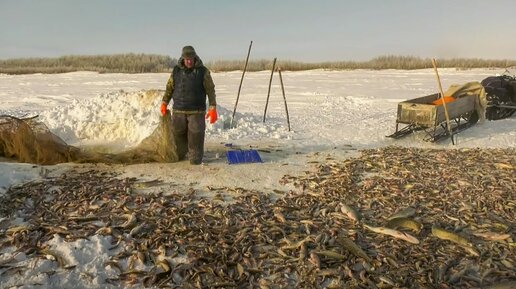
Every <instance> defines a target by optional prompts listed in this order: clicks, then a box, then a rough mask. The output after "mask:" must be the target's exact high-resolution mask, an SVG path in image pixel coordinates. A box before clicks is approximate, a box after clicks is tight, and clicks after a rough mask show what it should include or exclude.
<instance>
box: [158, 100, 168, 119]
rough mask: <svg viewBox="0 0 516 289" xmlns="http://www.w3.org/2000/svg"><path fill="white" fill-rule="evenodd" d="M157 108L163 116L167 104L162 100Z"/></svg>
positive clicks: (165, 112)
mask: <svg viewBox="0 0 516 289" xmlns="http://www.w3.org/2000/svg"><path fill="white" fill-rule="evenodd" d="M159 110H160V111H161V116H165V114H167V104H166V103H164V102H162V103H161V106H160V108H159Z"/></svg>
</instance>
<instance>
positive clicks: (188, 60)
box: [185, 57, 194, 68]
mask: <svg viewBox="0 0 516 289" xmlns="http://www.w3.org/2000/svg"><path fill="white" fill-rule="evenodd" d="M193 65H194V59H193V57H185V66H186V68H192V67H193Z"/></svg>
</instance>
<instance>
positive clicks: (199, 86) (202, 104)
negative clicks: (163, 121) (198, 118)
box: [163, 56, 217, 113]
mask: <svg viewBox="0 0 516 289" xmlns="http://www.w3.org/2000/svg"><path fill="white" fill-rule="evenodd" d="M206 95H208V102H209V105H210V108H211V107H216V105H217V103H216V100H215V84H214V83H213V79H212V78H211V74H210V71H209V70H208V68H206V67H205V66H204V65H203V63H202V61H201V59H200V58H199V57H198V56H196V57H195V63H194V67H193V68H191V69H189V68H187V67H186V66H185V65H184V62H183V58H182V57H181V58H179V60H178V64H177V65H176V66H175V67H174V69H173V71H172V74H171V75H170V78H169V79H168V82H167V88H166V91H165V95H164V96H163V101H164V102H165V103H166V104H167V105H168V103H169V102H170V100H173V105H172V109H173V112H175V113H204V112H205V111H206Z"/></svg>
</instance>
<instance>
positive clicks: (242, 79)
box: [229, 40, 253, 128]
mask: <svg viewBox="0 0 516 289" xmlns="http://www.w3.org/2000/svg"><path fill="white" fill-rule="evenodd" d="M251 46H253V41H252V40H251V43H250V44H249V50H248V51H247V58H246V59H245V65H244V71H243V72H242V78H241V79H240V85H239V86H238V93H237V99H236V102H235V107H234V108H233V114H232V115H231V123H230V125H229V128H232V127H233V120H234V119H235V113H236V109H237V105H238V99H239V98H240V90H241V89H242V83H243V82H244V75H245V71H246V70H247V63H249V55H250V54H251Z"/></svg>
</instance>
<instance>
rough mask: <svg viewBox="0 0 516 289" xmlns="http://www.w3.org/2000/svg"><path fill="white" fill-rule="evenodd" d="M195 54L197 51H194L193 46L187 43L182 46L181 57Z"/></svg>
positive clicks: (189, 56)
mask: <svg viewBox="0 0 516 289" xmlns="http://www.w3.org/2000/svg"><path fill="white" fill-rule="evenodd" d="M195 56H197V53H195V49H194V48H193V46H190V45H188V46H185V47H183V50H182V52H181V57H183V58H192V57H195Z"/></svg>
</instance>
